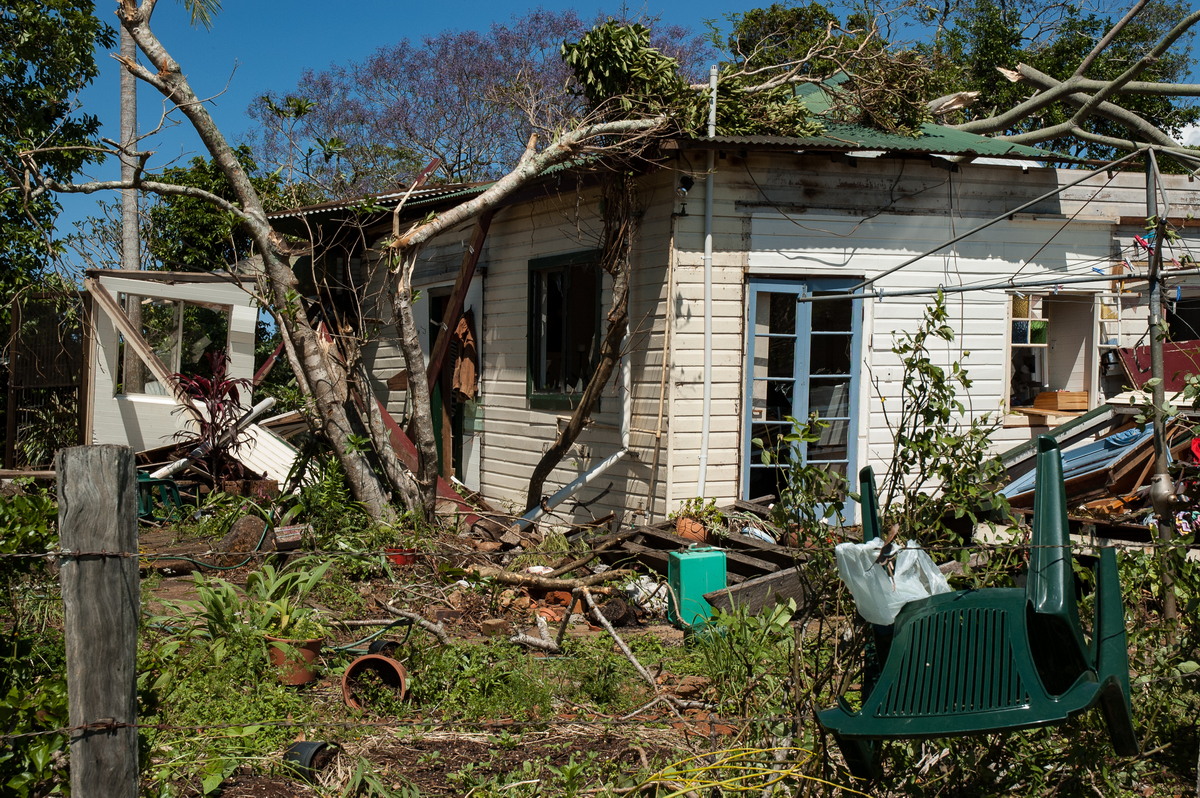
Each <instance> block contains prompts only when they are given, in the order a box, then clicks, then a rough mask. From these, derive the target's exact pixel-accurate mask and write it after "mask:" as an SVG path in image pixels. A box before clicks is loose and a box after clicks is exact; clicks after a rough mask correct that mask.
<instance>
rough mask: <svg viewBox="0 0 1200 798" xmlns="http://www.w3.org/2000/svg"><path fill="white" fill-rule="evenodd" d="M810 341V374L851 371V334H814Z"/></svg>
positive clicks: (845, 372)
mask: <svg viewBox="0 0 1200 798" xmlns="http://www.w3.org/2000/svg"><path fill="white" fill-rule="evenodd" d="M810 341H811V347H810V351H811V354H810V356H809V367H808V372H809V373H810V374H849V373H850V336H849V335H814V336H813V337H812V338H811V339H810Z"/></svg>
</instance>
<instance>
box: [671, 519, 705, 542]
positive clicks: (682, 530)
mask: <svg viewBox="0 0 1200 798" xmlns="http://www.w3.org/2000/svg"><path fill="white" fill-rule="evenodd" d="M675 534H676V535H679V537H681V538H687V539H688V540H694V541H696V542H697V543H706V542H708V530H707V529H705V528H704V524H702V523H700V522H699V521H697V520H696V519H695V518H687V517H686V516H685V517H683V518H677V519H676V520H675Z"/></svg>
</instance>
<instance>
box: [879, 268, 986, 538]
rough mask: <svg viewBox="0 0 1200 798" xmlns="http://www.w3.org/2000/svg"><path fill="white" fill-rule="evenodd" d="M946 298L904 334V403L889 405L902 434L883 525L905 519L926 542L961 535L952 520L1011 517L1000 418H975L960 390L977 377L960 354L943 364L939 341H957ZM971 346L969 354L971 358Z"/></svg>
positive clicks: (900, 346)
mask: <svg viewBox="0 0 1200 798" xmlns="http://www.w3.org/2000/svg"><path fill="white" fill-rule="evenodd" d="M948 320H949V312H948V311H947V310H946V299H945V296H943V295H942V293H941V292H940V291H939V292H938V294H937V296H936V297H935V299H934V302H933V304H932V305H930V306H929V307H927V308H926V309H925V316H924V318H923V319H922V321H921V324H920V325H919V326H918V327H917V329H916V330H915V331H905V332H903V333H901V334H900V335H898V336H897V338H896V343H895V345H894V346H893V347H892V352H893V353H894V354H895V355H896V357H897V358H899V360H900V363H901V367H902V369H903V372H902V375H903V376H902V379H901V395H900V408H899V410H898V411H897V412H895V413H894V414H893V413H892V412H889V411H888V407H887V404H886V402H885V403H884V411H885V415H886V416H887V418H888V424H889V426H890V427H891V429H892V434H893V436H894V439H895V449H894V452H893V455H892V463H891V466H890V467H889V468H888V472H887V475H886V476H885V478H884V481H883V488H882V489H881V491H880V495H881V497H882V502H881V510H882V512H883V514H884V518H883V525H884V528H885V529H886V528H887V527H888V526H890V525H891V524H898V525H899V526H900V530H901V532H902V533H903V534H904V536H906V537H912V538H916V539H920V540H924V541H926V542H930V541H932V540H937V539H939V538H945V537H949V538H952V539H956V538H958V537H959V535H958V533H956V532H955V531H954V530H953V529H952V528H951V525H950V522H951V521H953V520H955V519H965V520H967V521H969V522H970V523H971V525H972V526H974V524H976V523H978V522H979V521H980V520H981V519H982V518H984V517H985V516H986V515H989V514H999V515H1007V511H1008V502H1007V500H1006V499H1005V498H1004V497H1003V496H1002V495H1000V493H999V487H1000V484H1001V482H1002V479H1003V476H1004V467H1003V465H1002V464H1001V463H1000V460H999V458H997V457H996V456H995V455H993V454H992V453H991V452H990V451H989V449H990V443H991V441H990V438H991V434H992V432H994V431H995V430H996V428H997V427H998V426H999V423H1000V422H999V419H993V418H992V417H991V416H990V415H988V414H984V415H980V416H973V417H971V418H970V419H969V420H967V415H968V414H967V408H966V406H965V405H964V404H963V403H962V400H960V399H959V398H958V391H959V389H962V390H963V391H968V390H970V388H971V380H970V378H969V377H968V376H967V370H966V369H965V368H964V367H963V365H962V362H961V361H960V360H954V361H953V362H951V363H950V366H949V368H948V369H947V368H943V367H942V366H939V365H937V363H936V361H937V360H938V358H939V355H938V353H936V352H934V351H933V348H932V347H933V346H935V345H936V344H937V343H938V342H944V343H945V344H952V343H953V341H954V329H953V328H952V327H951V326H950V325H949V323H948ZM969 355H970V352H965V351H964V352H963V358H964V359H965V358H966V357H967V356H969Z"/></svg>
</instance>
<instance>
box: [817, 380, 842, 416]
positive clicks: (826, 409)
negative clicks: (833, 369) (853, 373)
mask: <svg viewBox="0 0 1200 798" xmlns="http://www.w3.org/2000/svg"><path fill="white" fill-rule="evenodd" d="M808 412H809V413H816V414H817V415H818V416H820V417H821V418H823V419H827V418H831V417H841V418H845V417H847V416H849V415H850V378H849V377H837V378H834V379H824V378H819V377H814V378H813V379H812V381H811V382H810V383H809V386H808Z"/></svg>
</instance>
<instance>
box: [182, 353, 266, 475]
mask: <svg viewBox="0 0 1200 798" xmlns="http://www.w3.org/2000/svg"><path fill="white" fill-rule="evenodd" d="M204 359H205V362H206V363H207V364H208V366H209V369H210V371H211V375H210V376H207V377H206V376H202V375H196V374H175V375H174V377H175V380H176V382H177V383H178V384H179V388H180V390H181V391H182V392H183V393H184V394H185V395H187V396H188V397H190V398H191V400H192V403H193V404H194V405H196V406H197V408H198V409H199V411H200V412H199V413H193V414H192V419H191V428H190V429H185V430H180V431H179V432H177V433H175V438H176V440H179V441H181V443H182V444H183V448H184V449H185V450H186V453H187V456H189V457H192V458H195V460H196V462H197V465H199V466H200V467H201V470H203V471H205V472H206V473H207V474H208V475H209V476H210V477H211V478H212V479H213V480H214V482H216V481H219V480H223V479H241V478H243V477H244V476H245V474H244V471H245V469H243V467H242V464H241V463H239V462H238V461H237V460H235V459H233V457H232V456H231V454H230V453H231V452H233V451H236V450H237V448H238V447H239V446H240V445H241V444H242V443H244V442H245V433H244V432H237V431H236V425H237V421H238V419H240V418H241V417H242V416H243V415H245V413H246V411H247V410H249V404H247V403H246V402H243V400H242V397H243V395H244V396H245V397H246V400H247V401H248V400H249V398H250V391H251V388H252V383H251V381H250V380H248V379H246V378H244V377H239V378H236V379H231V378H230V377H229V376H228V369H229V356H228V355H227V354H226V353H225V352H210V353H208V354H206V355H205V356H204ZM183 409H184V408H180V410H183Z"/></svg>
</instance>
